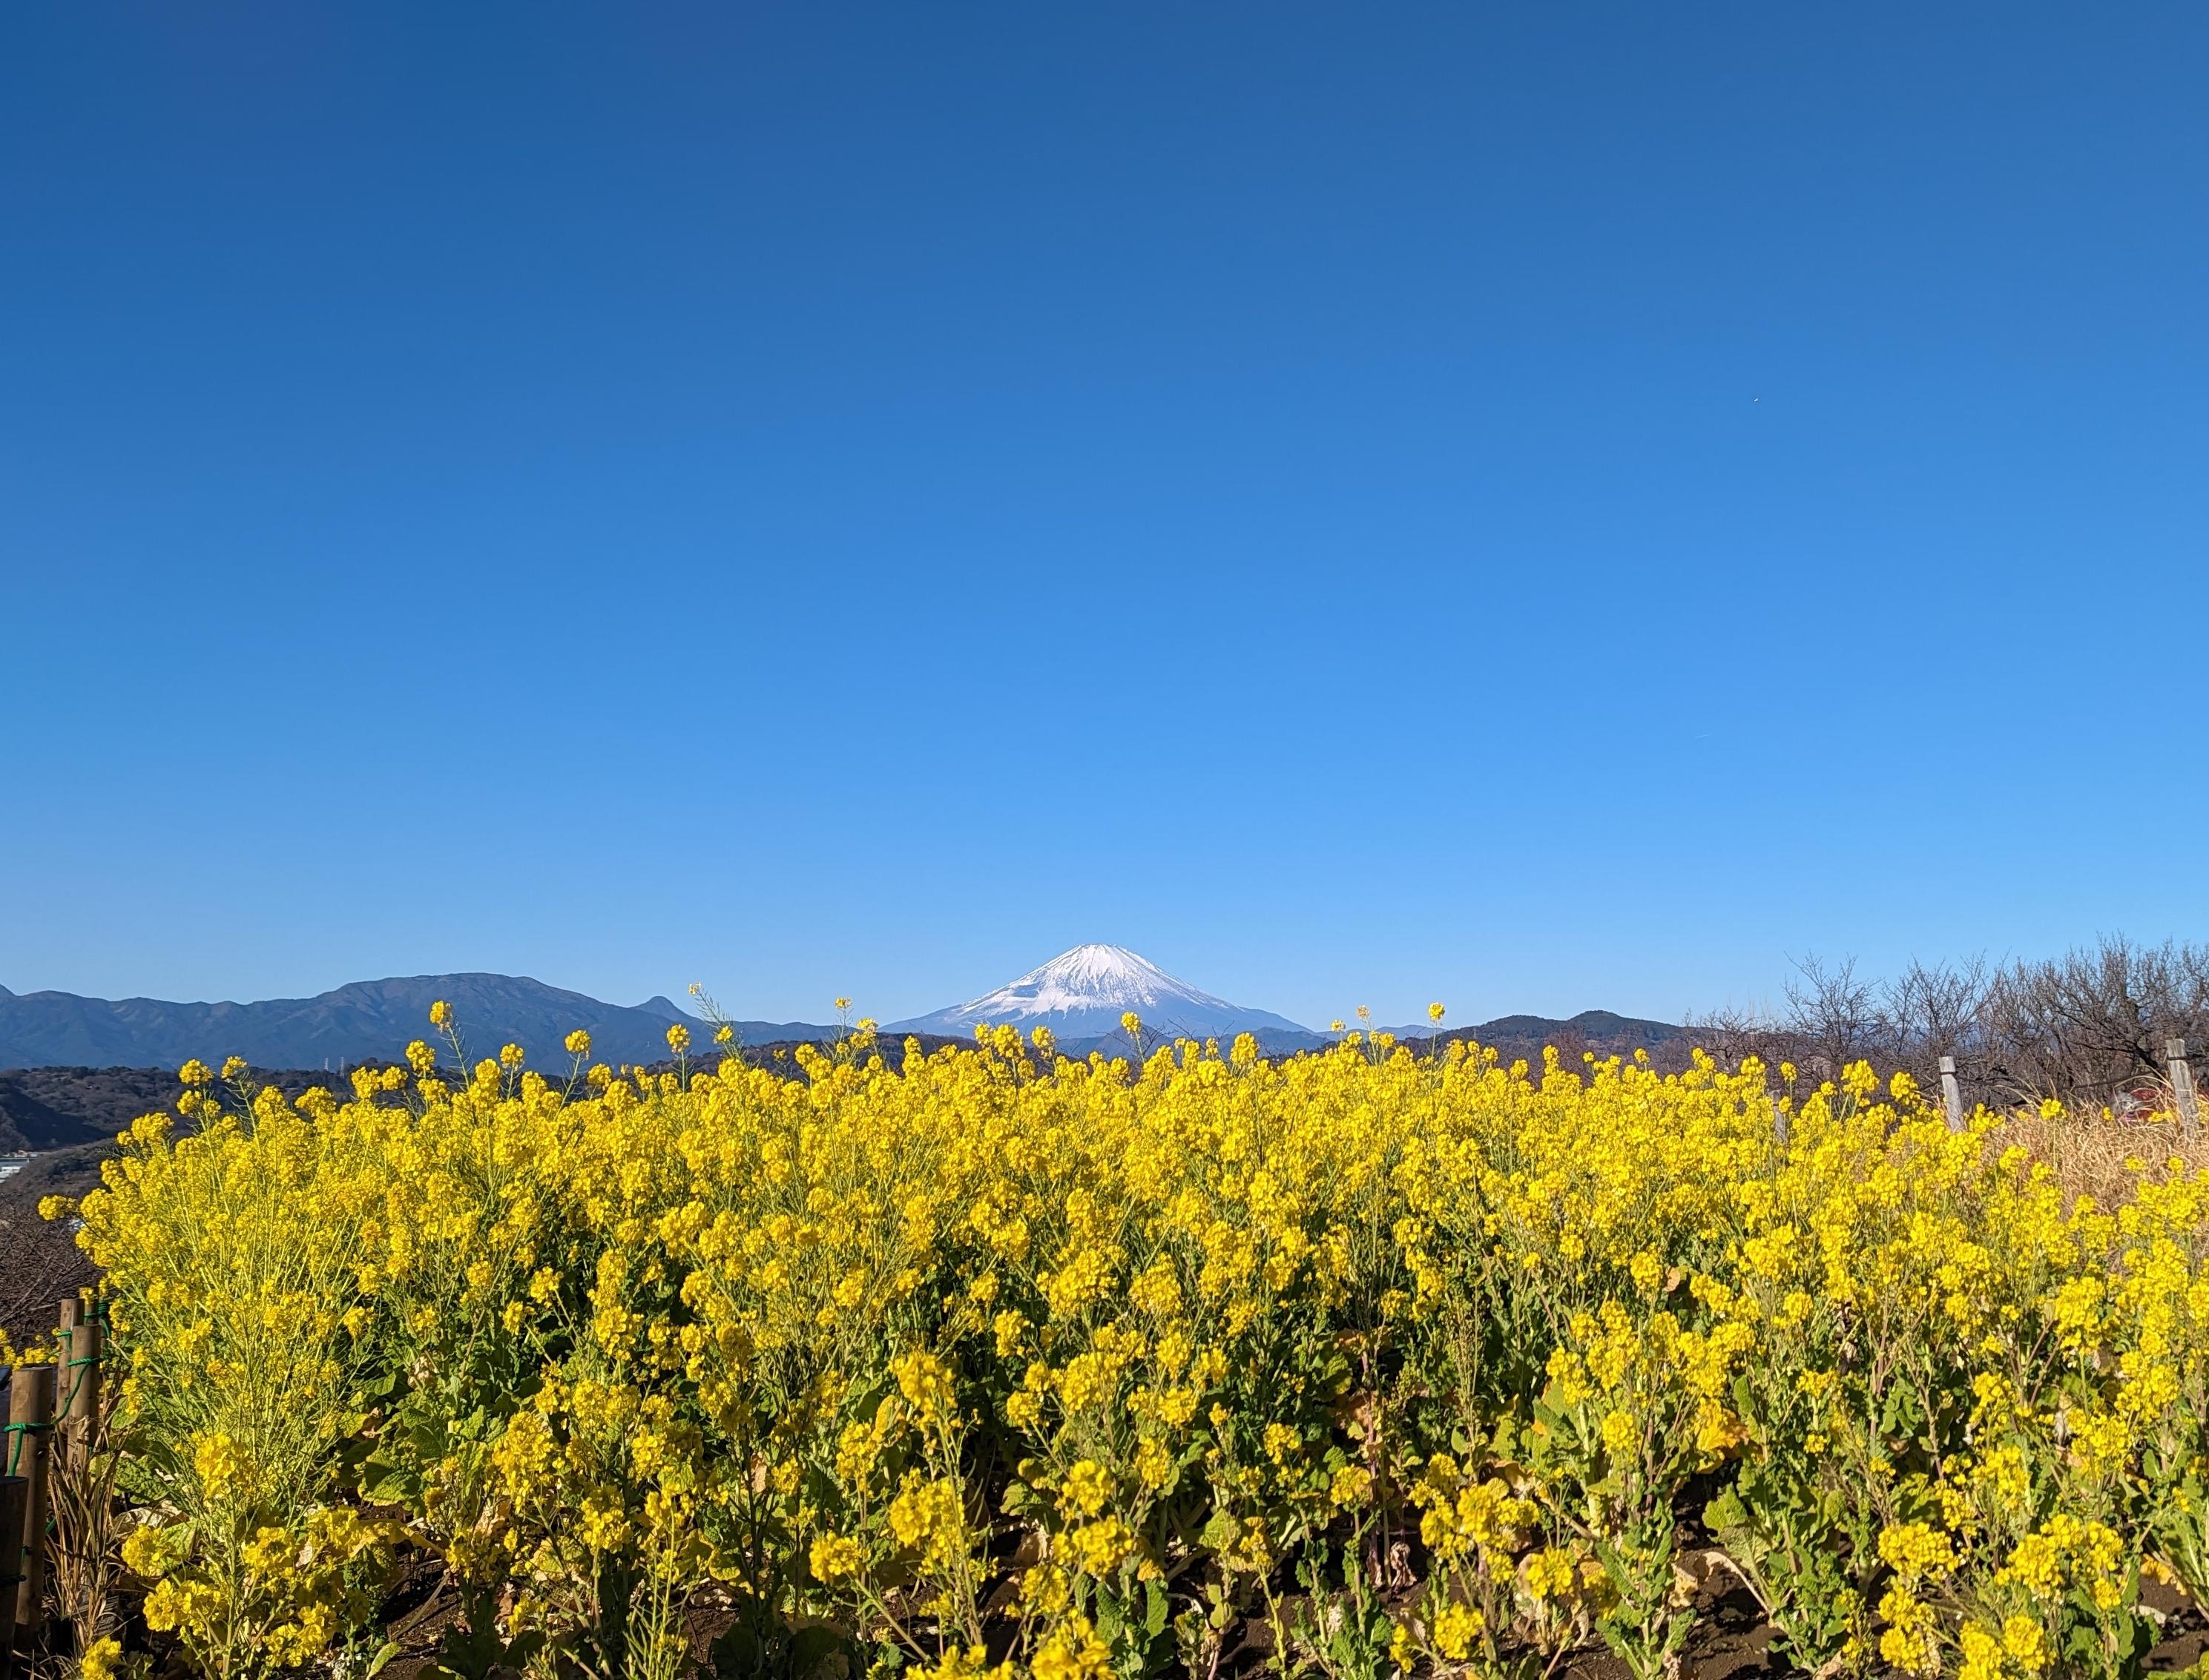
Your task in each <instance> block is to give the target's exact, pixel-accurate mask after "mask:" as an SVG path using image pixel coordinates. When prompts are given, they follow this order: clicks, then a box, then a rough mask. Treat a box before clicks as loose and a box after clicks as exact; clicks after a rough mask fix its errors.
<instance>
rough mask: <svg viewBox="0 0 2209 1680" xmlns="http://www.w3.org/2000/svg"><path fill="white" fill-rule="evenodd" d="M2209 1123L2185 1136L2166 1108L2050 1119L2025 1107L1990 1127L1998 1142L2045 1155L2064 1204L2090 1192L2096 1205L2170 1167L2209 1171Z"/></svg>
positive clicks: (2112, 1202)
mask: <svg viewBox="0 0 2209 1680" xmlns="http://www.w3.org/2000/svg"><path fill="white" fill-rule="evenodd" d="M2205 1130H2209V1129H2205V1128H2200V1127H2196V1128H2195V1129H2194V1132H2193V1135H2191V1136H2190V1137H2189V1136H2188V1135H2186V1133H2185V1132H2184V1131H2183V1130H2182V1129H2181V1128H2180V1126H2179V1124H2178V1122H2177V1120H2176V1117H2174V1116H2171V1115H2168V1114H2161V1115H2152V1116H2144V1117H2125V1118H2105V1117H2101V1116H2085V1115H2077V1114H2066V1115H2063V1116H2062V1117H2059V1118H2056V1119H2053V1120H2049V1119H2043V1118H2042V1117H2040V1116H2039V1115H2038V1114H2037V1113H2034V1112H2031V1111H2022V1110H2021V1111H2019V1112H2017V1113H2015V1114H2013V1115H2011V1116H2010V1117H2008V1118H2007V1119H2006V1120H2004V1121H2003V1122H2002V1123H2001V1125H2000V1126H1999V1127H1997V1128H1996V1129H1995V1132H1994V1134H1993V1135H1994V1139H1995V1145H1996V1147H2001V1148H2007V1147H2009V1146H2010V1145H2013V1144H2019V1145H2022V1146H2023V1147H2025V1148H2026V1149H2027V1150H2029V1151H2031V1154H2032V1157H2033V1159H2035V1160H2037V1161H2044V1162H2046V1163H2047V1165H2048V1166H2049V1170H2050V1171H2053V1172H2054V1173H2055V1175H2056V1183H2059V1184H2061V1185H2062V1187H2063V1200H2064V1202H2065V1205H2067V1206H2068V1205H2069V1204H2071V1203H2073V1202H2074V1201H2077V1200H2078V1199H2079V1197H2080V1196H2082V1195H2091V1196H2092V1197H2093V1198H2094V1201H2095V1205H2096V1206H2098V1207H2122V1205H2123V1204H2124V1203H2126V1202H2128V1201H2131V1200H2132V1196H2133V1191H2134V1188H2135V1187H2136V1186H2137V1185H2139V1184H2140V1183H2142V1182H2143V1181H2145V1182H2147V1183H2158V1182H2160V1181H2161V1180H2163V1179H2164V1178H2167V1177H2170V1175H2171V1173H2173V1172H2174V1171H2182V1172H2189V1173H2192V1172H2203V1171H2209V1135H2204V1133H2205Z"/></svg>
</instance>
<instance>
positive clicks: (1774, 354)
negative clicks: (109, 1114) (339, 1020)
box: [0, 0, 2209, 1024]
mask: <svg viewBox="0 0 2209 1680" xmlns="http://www.w3.org/2000/svg"><path fill="white" fill-rule="evenodd" d="M2205 63H2209V11H2205V10H2204V9H2202V8H2201V7H2200V6H2199V5H2198V4H2192V3H2188V4H2158V3H2148V4H2141V5H2133V6H2123V7H2115V8H2112V7H2080V6H2076V5H2068V4H2067V5H2047V4H2001V5H1984V6H1963V5H1947V6H1939V7H1925V6H1920V5H1911V6H1894V5H1881V6H1849V7H1839V6H1834V7H1827V8H1822V9H1811V8H1805V7H1799V6H1780V7H1774V6H1769V5H1747V4H1740V5H1708V6H1692V7H1678V6H1652V5H1646V4H1639V3H1636V4H1621V5H1616V6H1591V5H1576V4H1566V5H1515V6H1502V5H1462V4H1448V5H1435V6H1429V7H1415V6H1386V7H1372V6H1358V7H1351V6H1342V5H1327V6H1313V5H1297V4H1289V5H1284V4H1279V3H1268V4H1265V5H1249V6H1227V5H1206V6H1199V7H1191V6H1187V5H1173V6H1153V5H1141V4H1124V5H1123V4H1116V5H1111V6H1079V7H1078V6H1072V5H1059V4H1048V5H1037V4H1033V3H1020V4H1005V5H999V6H987V5H953V6H912V5H883V6H879V7H869V8H852V7H844V6H834V5H822V4H807V5H792V6H785V7H777V8H773V9H765V8H760V7H752V6H736V5H724V4H700V5H695V6H684V7H674V6H660V5H641V6H635V7H630V6H623V7H607V6H587V7H585V6H575V5H568V4H559V3H544V0H530V3H527V4H510V5H498V4H486V5H468V6H462V7H454V6H449V5H428V4H389V5H378V6H372V7H353V8H340V7H334V6H304V5H300V4H297V3H293V0H282V3H268V4H258V5H251V6H237V5H229V4H223V3H205V4H193V5H190V6H184V7H178V6H163V7H154V6H150V5H146V6H128V7H124V6H116V5H108V4H85V5H57V6H17V7H14V8H10V9H9V10H8V12H7V15H6V16H5V19H4V21H0V227H4V230H5V232H4V241H5V248H6V255H5V261H4V262H0V369H3V370H0V611H4V622H5V624H6V632H7V633H6V637H5V644H4V653H0V707H4V717H5V727H4V731H0V771H4V781H0V984H4V985H9V986H11V987H13V988H15V989H16V990H18V991H22V990H27V989H31V988H34V987H44V986H54V987H62V988H66V989H69V990H73V991H87V992H94V993H99V994H103V995H110V996H112V995H120V994H125V993H150V994H153V995H155V996H165V997H188V998H201V997H261V996H268V995H272V994H284V995H292V994H298V993H304V992H311V991H319V990H322V989H323V988H325V987H328V986H330V985H336V984H338V983H340V982H342V981H344V980H346V979H350V978H361V977H366V976H373V975H380V974H386V973H394V972H397V973H413V972H434V971H438V970H443V969H450V968H486V969H497V970H503V971H507V972H525V973H531V974H534V975H537V976H538V977H539V978H544V979H547V980H551V981H554V982H557V983H560V984H564V985H573V986H575V987H578V988H580V989H582V990H585V991H591V992H593V993H595V994H598V995H600V996H605V997H612V998H615V999H617V1000H622V1001H632V1000H634V999H635V998H637V997H641V996H644V995H646V994H647V993H649V992H652V991H679V989H680V988H681V986H682V985H683V984H685V983H687V982H689V981H690V980H692V979H699V980H702V981H704V982H706V983H707V985H710V986H711V987H712V988H713V990H714V991H716V992H717V993H718V994H719V996H720V997H721V999H722V1000H723V1002H724V1003H725V1004H726V1005H727V1006H729V1007H730V1008H731V1009H733V1010H735V1011H736V1012H737V1013H739V1014H742V1015H769V1016H773V1017H776V1018H785V1017H804V1018H818V1017H820V1016H821V1015H822V1014H823V1013H824V1012H825V1011H826V1009H827V1008H828V999H830V998H831V997H834V996H835V995H837V994H838V993H840V992H844V993H849V994H850V995H852V996H853V997H856V998H857V999H858V1003H859V1005H860V1007H861V1008H862V1009H865V1010H869V1011H871V1012H873V1013H876V1014H877V1015H881V1016H882V1017H883V1018H885V1019H887V1018H890V1017H893V1016H895V1015H902V1014H906V1013H910V1012H913V1011H918V1010H920V1009H927V1008H931V1007H934V1006H936V1005H939V1004H942V1003H948V1002H950V1001H952V1000H954V999H956V998H960V997H966V996H970V995H972V994H973V993H975V992H978V991H982V990H984V989H985V988H987V987H989V986H990V985H996V984H997V983H999V982H1001V981H1002V980H1004V979H1006V978H1009V977H1010V976H1011V975H1012V974H1014V973H1015V972H1019V971H1020V970H1021V969H1024V968H1026V967H1028V966H1032V964H1034V963H1036V962H1038V961H1040V960H1043V959H1044V958H1045V957H1048V956H1050V955H1051V954H1053V953H1055V952H1056V951H1058V950H1059V949H1061V948H1063V947H1065V946H1067V945H1069V944H1073V943H1074V942H1079V941H1082V940H1088V939H1098V940H1105V941H1110V942H1117V943H1122V944H1126V945H1129V946H1132V947H1134V948H1136V949H1138V950H1141V951H1142V952H1143V953H1145V954H1147V955H1149V956H1151V957H1153V959H1154V960H1158V961H1159V962H1160V963H1161V964H1163V965H1164V966H1166V967H1168V968H1169V969H1171V970H1172V971H1174V972H1177V973H1179V974H1181V975H1183V977H1184V978H1188V979H1189V980H1191V981H1193V982H1195V983H1196V984H1198V985H1203V986H1205V987H1207V988H1208V989H1210V990H1213V991H1218V992H1220V993H1223V994H1225V995H1226V996H1228V997H1233V998H1235V999H1236V1000H1237V1001H1239V1002H1245V1003H1252V1004H1256V1005H1261V1006H1263V1007H1267V1008H1272V1009H1278V1010H1280V1011H1281V1012H1283V1013H1285V1014H1287V1015H1292V1016H1296V1017H1298V1018H1301V1019H1303V1020H1307V1021H1318V1022H1321V1023H1322V1024H1323V1023H1324V1021H1326V1020H1327V1018H1328V1017H1329V1016H1331V1015H1334V1014H1337V1013H1339V1012H1343V1011H1345V1010H1347V1009H1349V1008H1350V1007H1351V1005H1353V1004H1356V1003H1361V1002H1363V1003H1370V1004H1372V1005H1373V1006H1374V1008H1375V1010H1376V1012H1377V1013H1378V1014H1379V1015H1381V1017H1382V1018H1383V1019H1393V1018H1399V1017H1405V1016H1409V1015H1414V1014H1416V1013H1417V1011H1418V1010H1419V1009H1422V1008H1423V1007H1424V1004H1425V1003H1426V1002H1427V1001H1428V1000H1429V999H1430V998H1431V997H1440V998H1442V999H1443V1000H1445V1001H1446V1002H1448V1003H1449V1004H1450V1006H1451V1010H1452V1018H1453V1019H1454V1020H1478V1019H1481V1018H1484V1017H1485V1016H1488V1015H1494V1014H1497V1013H1501V1012H1503V1011H1505V1010H1510V1009H1536V1010H1542V1011H1545V1012H1555V1013H1568V1012H1570V1011H1573V1010H1576V1009H1582V1008H1586V1007H1591V1006H1605V1007H1610V1008H1614V1009H1622V1010H1628V1011H1634V1012H1639V1013H1648V1014H1657V1015H1670V1014H1674V1013H1676V1012H1677V1011H1679V1010H1681V1009H1687V1008H1690V1007H1694V1006H1698V1005H1705V1004H1710V1003H1719V1002H1724V1001H1727V1000H1733V1001H1737V1002H1740V1001H1749V1000H1752V999H1755V998H1760V997H1768V996H1771V995H1773V993H1774V992H1776V991H1777V988H1778V986H1779V983H1780V981H1781V980H1782V979H1783V978H1784V977H1785V975H1786V973H1787V972H1789V969H1788V964H1789V960H1790V958H1791V956H1796V955H1799V954H1802V953H1803V952H1805V951H1818V952H1821V953H1825V954H1841V953H1845V952H1855V953H1857V954H1859V955H1860V956H1861V957H1862V959H1863V961H1864V962H1865V963H1866V964H1867V965H1868V966H1871V967H1873V968H1875V969H1878V968H1884V967H1887V966H1892V965H1893V964H1895V963H1898V962H1899V961H1902V960H1905V959H1906V958H1908V957H1909V956H1910V955H1911V954H1923V955H1926V956H1936V955H1942V954H1953V953H1960V952H1969V951H1974V950H1980V949H1986V950H1989V951H1991V952H1994V953H1995V954H2002V953H2011V954H2040V953H2043V952H2049V951H2053V950H2056V949H2059V948H2062V947H2064V946H2065V945H2067V944H2068V943H2071V942H2075V941H2080V940H2083V939H2087V938H2091V937H2092V936H2094V935H2096V934H2097V933H2098V932H2101V931H2104V930H2124V931H2127V932H2129V933H2132V934H2134V935H2136V936H2146V937H2149V938H2152V939H2161V938H2163V937H2165V936H2181V937H2194V938H2200V937H2203V936H2209V871H2205V869H2204V863H2205V858H2209V798H2205V796H2204V792H2203V786H2204V780H2203V776H2204V769H2205V763H2204V758H2205V754H2204V744H2205V736H2204V726H2203V719H2204V706H2203V696H2204V687H2203V669H2202V660H2201V648H2202V645H2203V631H2204V619H2205V607H2209V583H2205V574H2209V566H2205V559H2209V556H2205V538H2209V508H2206V507H2205V498H2206V497H2209V467H2205V463H2209V307H2205V300H2209V100H2205V99H2203V97H2202V91H2201V89H2202V81H2201V77H2202V73H2203V69H2204V66H2205Z"/></svg>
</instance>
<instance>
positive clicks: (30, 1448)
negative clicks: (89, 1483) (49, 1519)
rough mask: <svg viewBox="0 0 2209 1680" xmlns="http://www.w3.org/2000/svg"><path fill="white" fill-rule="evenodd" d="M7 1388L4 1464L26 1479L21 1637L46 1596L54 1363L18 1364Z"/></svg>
mask: <svg viewBox="0 0 2209 1680" xmlns="http://www.w3.org/2000/svg"><path fill="white" fill-rule="evenodd" d="M8 1389H9V1406H8V1412H9V1417H8V1424H9V1429H8V1433H9V1453H8V1457H9V1465H8V1469H9V1473H10V1474H12V1475H16V1476H21V1478H23V1480H24V1482H25V1484H27V1487H26V1492H25V1497H24V1502H23V1541H22V1549H21V1553H20V1554H19V1555H20V1556H21V1558H22V1560H23V1561H22V1563H21V1565H20V1566H19V1572H20V1573H21V1575H22V1577H23V1581H22V1585H21V1587H18V1588H17V1589H16V1593H15V1626H16V1629H17V1630H18V1631H19V1632H20V1633H21V1635H23V1636H24V1637H25V1638H26V1639H35V1638H37V1637H38V1633H39V1618H40V1614H41V1612H42V1611H44V1609H45V1597H46V1454H47V1452H48V1450H49V1448H51V1445H52V1442H51V1436H52V1433H53V1424H54V1368H53V1367H52V1366H51V1365H18V1366H16V1367H15V1377H14V1379H13V1380H12V1381H11V1382H9V1384H8Z"/></svg>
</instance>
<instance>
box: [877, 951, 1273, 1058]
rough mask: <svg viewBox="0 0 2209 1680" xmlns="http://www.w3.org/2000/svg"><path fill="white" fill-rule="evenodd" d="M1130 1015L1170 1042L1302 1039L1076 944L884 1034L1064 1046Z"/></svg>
mask: <svg viewBox="0 0 2209 1680" xmlns="http://www.w3.org/2000/svg"><path fill="white" fill-rule="evenodd" d="M1130 1010H1132V1011H1134V1012H1135V1014H1136V1015H1139V1016H1141V1018H1142V1022H1143V1025H1144V1026H1145V1027H1147V1028H1148V1029H1150V1030H1151V1031H1153V1032H1156V1033H1163V1034H1165V1035H1167V1036H1169V1037H1171V1036H1175V1035H1179V1036H1183V1037H1187V1038H1198V1039H1201V1038H1218V1037H1221V1036H1225V1035H1230V1034H1233V1033H1296V1034H1299V1035H1303V1036H1309V1035H1308V1034H1305V1033H1304V1029H1303V1028H1302V1027H1298V1026H1297V1024H1296V1023H1295V1022H1294V1021H1288V1020H1285V1019H1284V1018H1283V1017H1281V1016H1279V1015H1273V1014H1271V1013H1269V1012H1268V1011H1267V1010H1264V1009H1242V1008H1239V1007H1237V1005H1235V1004H1233V1003H1229V1002H1227V1000H1226V999H1225V998H1222V997H1213V995H1212V994H1211V993H1210V992H1208V991H1198V990H1197V989H1196V988H1195V986H1192V985H1188V984H1187V983H1186V982H1183V981H1181V980H1177V979H1176V978H1174V977H1173V976H1172V975H1171V974H1169V973H1167V972H1165V970H1164V969H1162V968H1160V967H1159V966H1158V965H1157V964H1156V963H1154V962H1152V961H1151V960H1149V959H1147V958H1146V957H1141V956H1138V955H1137V954H1135V952H1133V951H1131V950H1129V949H1128V948H1126V947H1124V946H1121V945H1076V946H1075V947H1074V948H1073V949H1072V950H1070V951H1064V952H1062V953H1060V954H1058V955H1057V956H1055V957H1053V958H1052V959H1051V960H1050V961H1049V962H1047V963H1045V964H1044V965H1043V966H1042V967H1040V968H1032V969H1030V970H1029V971H1028V972H1026V973H1025V974H1023V975H1021V976H1020V978H1018V979H1017V980H1014V981H1013V982H1012V983H1011V984H1010V985H1002V986H1000V987H998V988H997V989H996V991H991V992H985V993H984V994H983V995H982V996H981V997H977V998H974V999H972V1000H971V1001H970V1002H968V1003H960V1004H956V1005H954V1006H953V1007H952V1008H950V1009H939V1010H937V1011H936V1013H935V1014H934V1015H919V1016H916V1017H915V1018H914V1019H912V1020H911V1021H897V1022H894V1023H893V1024H892V1027H891V1030H892V1031H902V1032H913V1033H946V1034H951V1035H956V1036H963V1035H965V1034H966V1033H971V1032H972V1030H973V1029H974V1028H975V1027H979V1026H984V1025H988V1026H992V1027H1001V1026H1011V1027H1050V1029H1051V1031H1052V1032H1053V1033H1056V1034H1057V1035H1058V1036H1059V1037H1060V1038H1061V1039H1066V1040H1068V1041H1069V1042H1070V1041H1073V1040H1075V1039H1082V1038H1085V1037H1100V1036H1104V1035H1106V1034H1110V1033H1117V1032H1118V1031H1119V1030H1120V1017H1121V1016H1122V1015H1125V1014H1127V1013H1128V1012H1129V1011H1130Z"/></svg>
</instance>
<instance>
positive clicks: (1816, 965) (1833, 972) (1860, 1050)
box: [1781, 956, 1881, 1079]
mask: <svg viewBox="0 0 2209 1680" xmlns="http://www.w3.org/2000/svg"><path fill="white" fill-rule="evenodd" d="M1795 967H1796V972H1797V976H1798V978H1796V979H1792V980H1790V981H1789V982H1788V983H1787V1013H1786V1015H1785V1018H1784V1020H1783V1021H1782V1023H1781V1024H1782V1026H1783V1027H1785V1030H1786V1031H1787V1032H1788V1033H1790V1034H1791V1035H1792V1036H1793V1038H1794V1039H1795V1041H1796V1043H1797V1045H1800V1046H1801V1057H1802V1059H1803V1060H1804V1061H1806V1062H1807V1063H1809V1066H1810V1067H1811V1068H1812V1069H1814V1070H1815V1072H1816V1073H1817V1074H1818V1075H1819V1076H1820V1077H1821V1078H1823V1079H1839V1077H1840V1076H1841V1069H1844V1068H1845V1067H1846V1066H1848V1064H1849V1063H1851V1062H1857V1061H1861V1060H1863V1058H1864V1057H1866V1056H1868V1055H1869V1054H1870V1053H1871V1052H1872V1051H1875V1049H1877V1048H1878V1041H1879V1038H1880V1028H1881V1020H1880V1015H1879V1009H1878V1006H1877V997H1878V993H1877V991H1876V989H1875V987H1874V986H1873V985H1871V983H1870V982H1869V981H1868V980H1860V979H1858V978H1857V960H1856V959H1855V958H1854V957H1844V958H1843V959H1842V960H1840V961H1839V962H1838V963H1836V964H1834V965H1833V966H1830V967H1829V966H1827V964H1826V963H1825V962H1824V961H1823V960H1821V959H1820V958H1818V957H1816V956H1806V957H1804V958H1803V960H1801V961H1799V962H1797V964H1796V965H1795Z"/></svg>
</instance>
